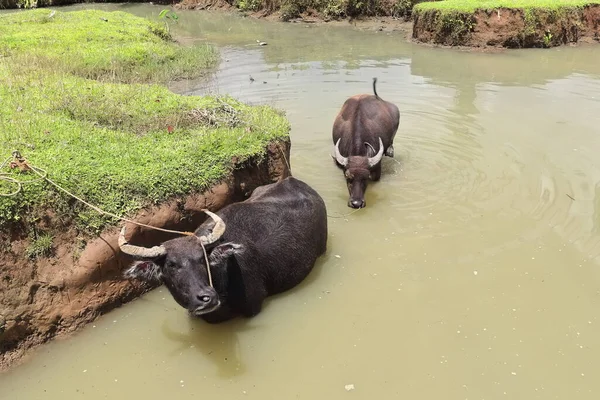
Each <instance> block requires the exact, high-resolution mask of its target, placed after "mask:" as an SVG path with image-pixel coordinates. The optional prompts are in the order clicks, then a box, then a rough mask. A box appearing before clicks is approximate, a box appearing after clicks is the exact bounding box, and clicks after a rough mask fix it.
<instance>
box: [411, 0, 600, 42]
mask: <svg viewBox="0 0 600 400" xmlns="http://www.w3.org/2000/svg"><path fill="white" fill-rule="evenodd" d="M413 17H414V25H413V35H412V37H413V39H414V40H416V41H418V42H423V43H433V44H440V45H447V46H470V47H490V46H491V47H507V48H531V47H538V48H539V47H553V46H560V45H566V44H573V43H578V42H588V43H589V42H598V41H600V5H588V6H585V7H582V8H569V9H562V10H544V9H532V10H528V11H524V10H521V9H509V8H499V9H494V10H477V11H475V12H474V13H470V12H464V13H463V12H450V11H445V12H442V11H440V10H431V9H430V10H423V11H420V10H417V11H416V12H415V13H414V14H413Z"/></svg>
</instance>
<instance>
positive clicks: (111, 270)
mask: <svg viewBox="0 0 600 400" xmlns="http://www.w3.org/2000/svg"><path fill="white" fill-rule="evenodd" d="M289 154H290V143H289V141H286V142H283V141H282V142H275V143H272V144H270V145H269V146H268V148H267V155H266V157H264V158H263V159H262V160H257V159H254V160H250V161H248V162H246V163H244V164H239V165H238V166H237V167H236V169H235V170H234V172H233V173H232V174H231V175H230V176H229V177H227V178H225V179H224V180H223V181H221V182H220V183H218V184H216V185H214V186H213V187H212V188H211V189H210V190H208V191H206V192H203V193H197V194H193V195H190V196H187V197H184V198H176V199H171V200H170V201H168V202H165V203H163V204H161V205H159V206H156V207H152V208H150V209H146V210H144V211H142V212H140V213H138V214H137V215H136V216H134V217H133V220H135V221H138V222H141V223H145V224H149V225H153V226H157V227H162V228H167V229H175V230H194V229H195V227H196V226H198V225H199V224H200V223H201V222H202V221H203V220H204V218H206V216H205V215H204V213H202V212H201V209H203V208H208V209H210V210H212V211H215V210H218V209H220V208H222V207H224V206H225V205H227V204H230V203H232V202H236V201H241V200H243V199H245V198H247V197H248V196H249V195H250V194H251V193H252V191H253V190H254V189H255V188H256V187H258V186H261V185H265V184H268V183H271V182H275V181H277V180H279V179H282V178H285V177H286V176H288V175H289V174H290V171H289V169H288V166H287V161H286V160H289ZM284 155H285V157H284ZM39 224H40V226H43V228H44V229H45V230H49V231H52V232H53V233H54V240H53V243H52V245H53V246H52V247H53V254H52V255H51V256H49V257H40V258H37V259H34V260H31V259H28V258H27V257H26V256H25V255H24V254H25V251H26V249H27V248H28V246H29V244H30V243H29V242H30V240H29V239H28V238H27V236H26V235H23V234H22V233H21V232H20V230H19V227H15V228H14V230H13V232H11V235H12V238H11V241H10V245H9V246H8V248H6V249H3V251H2V253H1V254H0V277H1V278H0V279H1V280H0V370H5V369H7V368H8V367H9V366H11V365H12V364H14V363H15V362H16V361H18V360H20V359H22V358H23V356H25V355H26V354H27V352H28V351H29V350H31V349H33V348H34V347H35V346H37V345H40V344H42V343H44V342H46V341H48V340H50V339H52V338H54V337H61V336H65V335H66V334H68V333H71V332H74V331H76V330H77V329H78V328H79V327H81V326H83V325H84V324H86V323H89V322H91V321H93V320H94V319H95V318H97V317H98V316H100V315H101V314H103V313H106V312H107V311H109V310H111V309H113V308H115V307H118V306H120V305H121V304H123V303H126V302H128V301H130V300H132V299H134V298H136V297H137V296H139V295H141V294H143V293H145V292H146V291H148V290H150V289H152V288H153V287H152V286H149V285H148V284H144V283H139V282H129V281H125V280H123V279H121V271H122V270H123V269H124V268H125V267H126V266H127V265H128V264H129V263H130V262H131V259H130V258H129V257H128V256H124V255H121V253H120V252H119V250H118V245H117V238H118V234H119V229H120V228H119V227H111V228H109V229H106V230H104V232H103V233H102V234H101V235H99V237H97V238H95V239H92V240H90V241H89V242H87V243H86V242H85V239H83V238H82V237H81V235H80V233H79V232H77V230H76V229H75V228H74V227H73V226H72V224H71V223H70V222H69V221H64V220H60V219H58V218H56V217H55V216H54V214H53V213H52V212H48V214H47V217H46V218H45V219H43V220H42V221H40V222H39ZM127 230H128V232H131V242H133V243H136V244H141V245H155V244H157V243H159V242H161V241H164V240H168V239H171V238H173V237H175V236H174V235H172V234H168V233H163V232H159V231H154V230H149V229H147V228H142V227H138V226H135V225H133V224H127Z"/></svg>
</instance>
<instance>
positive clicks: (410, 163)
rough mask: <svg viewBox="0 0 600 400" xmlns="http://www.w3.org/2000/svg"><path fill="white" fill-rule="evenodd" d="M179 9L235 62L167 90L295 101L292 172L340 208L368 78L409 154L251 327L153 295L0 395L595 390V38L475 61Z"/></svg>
mask: <svg viewBox="0 0 600 400" xmlns="http://www.w3.org/2000/svg"><path fill="white" fill-rule="evenodd" d="M98 7H102V8H108V9H116V8H122V9H126V10H129V11H131V12H134V13H136V14H139V15H152V16H157V15H158V12H159V11H160V10H161V9H162V7H152V6H148V5H129V6H124V7H120V6H115V5H112V6H98ZM73 8H78V7H73ZM179 15H180V23H179V24H178V25H177V26H174V27H173V29H174V30H175V31H176V32H177V33H179V34H181V35H184V36H185V37H186V38H187V39H188V40H198V41H208V42H213V43H217V44H219V45H220V46H222V57H223V62H222V65H221V69H220V70H219V72H218V73H217V74H216V75H215V77H214V79H212V80H210V81H209V82H208V83H206V82H198V83H193V82H184V83H178V84H175V85H173V89H174V90H177V91H179V92H182V93H188V94H203V93H207V92H219V93H229V94H231V95H233V96H236V97H239V98H241V99H243V100H245V101H248V102H252V103H269V104H272V105H275V106H277V107H280V108H283V109H285V110H286V111H287V114H288V117H289V118H290V120H291V122H292V125H293V130H292V167H293V172H294V174H295V175H296V176H297V177H299V178H301V179H303V180H305V181H307V182H308V183H309V184H311V185H312V186H313V187H315V188H316V189H317V190H318V191H319V192H320V193H321V195H322V196H323V197H324V199H325V201H326V203H327V206H328V209H329V213H330V214H331V215H332V216H341V215H343V214H347V213H349V212H351V209H349V208H348V207H347V206H346V201H347V192H346V188H345V184H344V181H343V177H342V174H341V172H340V171H339V170H338V169H337V168H336V167H335V166H334V165H333V163H332V160H331V158H330V155H329V154H330V153H331V126H332V124H333V119H334V117H335V115H336V113H337V111H338V110H339V108H340V107H341V105H342V103H343V101H344V100H345V99H346V97H348V96H351V95H353V94H357V93H363V92H367V93H368V92H370V87H371V86H370V85H371V79H372V77H374V76H377V77H378V78H379V82H378V92H379V94H380V96H382V97H384V98H385V99H387V100H390V101H393V102H395V103H396V104H397V105H398V107H399V108H400V110H401V121H400V130H399V133H398V135H397V137H396V145H395V147H396V159H395V160H391V159H389V158H384V172H383V176H382V179H381V181H380V182H379V183H377V184H371V185H370V186H369V188H368V190H367V196H366V201H367V208H365V209H363V210H360V211H359V212H357V213H354V214H352V215H350V216H348V217H346V218H330V220H329V222H330V241H329V250H328V252H327V254H326V256H325V257H323V258H322V260H321V261H320V263H319V264H318V266H317V268H316V270H315V271H314V273H313V274H312V275H311V276H310V278H309V279H308V280H307V281H306V282H305V283H304V284H303V285H301V286H300V287H299V288H297V289H296V290H293V291H291V292H289V293H286V294H284V295H281V296H278V297H276V298H274V299H273V301H270V302H269V303H268V304H267V306H266V307H265V308H264V310H263V312H262V313H261V314H260V315H259V316H257V317H256V318H254V319H252V320H236V321H233V322H231V323H227V324H223V325H219V326H209V325H206V324H204V323H202V322H199V321H192V320H190V319H189V318H188V317H187V315H186V313H185V310H183V309H180V308H179V307H178V306H176V304H175V303H174V301H173V300H172V299H171V297H170V296H169V294H168V293H167V291H166V290H164V289H158V290H156V291H154V292H153V293H151V294H148V295H147V296H145V297H143V298H141V299H139V300H137V301H134V302H133V303H131V304H128V305H127V306H125V307H123V308H121V309H119V310H115V311H114V312H111V313H110V314H108V315H106V316H104V317H103V318H101V319H100V320H98V321H97V322H96V323H95V324H94V325H93V326H89V327H88V328H86V329H84V330H83V331H81V332H80V333H79V334H78V335H76V336H75V337H74V338H71V339H69V340H67V341H56V342H53V343H51V344H50V345H48V346H44V347H42V348H41V349H40V350H39V351H38V353H37V355H36V356H35V357H33V358H32V359H31V360H30V361H29V362H28V363H26V364H24V365H22V366H20V367H18V368H15V369H14V370H12V371H10V372H9V373H7V374H4V375H2V376H0V388H1V392H0V397H1V398H2V399H5V398H6V399H17V398H18V399H32V400H33V399H44V400H48V399H65V398H68V399H71V398H73V399H76V398H85V399H104V398H113V399H127V398H136V399H137V398H145V399H165V398H169V399H186V398H201V397H204V398H207V397H216V396H218V397H219V398H226V399H237V398H240V399H242V398H244V399H246V398H247V399H291V398H299V399H346V398H361V399H392V398H406V399H432V400H433V399H436V400H437V399H446V400H454V399H486V400H487V399H526V400H532V399H544V400H545V399H597V398H598V397H599V396H600V380H598V377H597V374H598V371H599V370H600V318H599V317H600V273H599V268H600V265H599V261H600V257H599V256H600V215H599V213H600V184H599V182H600V166H599V161H598V160H599V158H598V154H600V50H599V48H598V47H597V46H595V47H594V46H592V47H582V48H559V49H553V50H545V51H537V50H529V51H512V52H507V53H504V54H469V53H461V52H456V51H451V50H441V49H431V48H425V47H420V46H414V45H411V44H408V43H406V42H404V41H403V40H402V38H401V37H400V36H399V35H395V34H386V33H381V32H379V33H366V32H359V31H356V30H352V29H350V28H349V29H343V28H329V27H319V26H311V25H304V24H279V23H266V22H262V21H254V20H250V19H242V18H238V17H233V16H227V15H224V14H218V13H205V12H179ZM257 39H259V40H264V41H267V42H268V45H267V46H264V47H259V46H257V45H256V40H257ZM249 76H252V77H253V78H254V82H251V81H250V79H249ZM263 82H266V83H263ZM338 256H339V257H338ZM346 385H354V389H353V390H349V391H348V390H346V388H345V386H346ZM349 388H350V387H349Z"/></svg>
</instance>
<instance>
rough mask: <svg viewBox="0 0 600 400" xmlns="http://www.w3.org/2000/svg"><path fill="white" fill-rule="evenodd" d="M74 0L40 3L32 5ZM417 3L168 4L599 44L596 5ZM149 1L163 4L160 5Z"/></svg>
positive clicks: (427, 31)
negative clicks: (455, 6) (457, 6)
mask: <svg viewBox="0 0 600 400" xmlns="http://www.w3.org/2000/svg"><path fill="white" fill-rule="evenodd" d="M1 2H3V3H1ZM79 2H80V1H77V0H57V1H45V0H42V1H39V2H38V3H37V6H38V7H46V6H58V5H68V4H74V3H79ZM134 2H135V1H134ZM421 2H422V1H421V0H397V1H393V0H380V1H379V0H371V1H367V2H353V1H349V2H339V1H334V0H332V1H321V2H319V1H313V2H311V1H263V0H249V1H235V0H180V1H178V2H175V3H172V6H173V8H175V9H179V10H223V11H235V12H238V11H240V12H243V13H244V14H245V15H247V16H250V17H253V18H260V19H267V20H273V21H289V22H301V23H310V24H328V25H347V24H349V23H350V24H352V25H354V26H355V27H356V28H358V29H363V30H375V31H384V32H390V31H399V32H402V33H404V34H406V37H407V39H408V40H411V39H412V40H414V41H415V42H418V43H423V44H425V43H427V44H434V45H438V46H465V47H472V48H533V47H538V48H539V47H553V46H560V45H566V44H574V43H579V42H584V43H592V42H598V41H600V5H588V6H585V7H580V8H578V7H573V8H566V7H565V8H562V9H557V10H551V9H543V8H540V9H532V10H524V9H520V8H503V7H502V8H492V9H486V10H476V11H474V12H461V11H450V10H445V9H444V10H440V9H427V10H419V9H418V7H416V8H413V7H414V6H415V5H418V4H419V3H421ZM154 3H156V4H165V5H166V4H167V3H166V2H165V1H157V2H154ZM0 4H2V7H4V8H16V7H18V2H17V1H15V0H0ZM169 4H171V3H169Z"/></svg>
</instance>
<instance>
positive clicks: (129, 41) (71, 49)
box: [0, 9, 218, 83]
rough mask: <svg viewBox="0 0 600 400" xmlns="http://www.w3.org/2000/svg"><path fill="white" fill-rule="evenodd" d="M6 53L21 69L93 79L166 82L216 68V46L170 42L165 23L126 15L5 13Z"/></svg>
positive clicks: (1, 34) (0, 21) (2, 50)
mask: <svg viewBox="0 0 600 400" xmlns="http://www.w3.org/2000/svg"><path fill="white" fill-rule="evenodd" d="M0 26H2V30H1V31H0V54H1V55H3V56H5V57H7V56H8V57H11V58H13V60H14V62H17V63H19V64H22V67H21V68H35V69H37V68H40V67H41V68H44V69H45V70H56V69H59V70H60V71H61V72H64V73H69V74H74V75H78V76H81V77H85V78H89V79H99V80H110V81H120V82H128V83H129V82H148V81H152V82H165V81H167V80H170V79H173V78H195V77H197V76H199V75H201V74H202V73H204V71H205V70H206V69H207V68H209V67H211V66H213V65H214V64H215V62H216V60H217V57H218V54H217V52H216V50H215V49H214V48H213V47H211V46H197V47H194V48H193V49H190V48H187V47H183V46H179V45H176V44H175V43H173V42H172V41H171V40H170V37H169V34H168V32H167V31H166V29H165V25H164V24H162V23H158V21H157V22H150V21H147V20H145V19H142V18H138V17H134V16H132V15H130V14H127V13H124V12H110V13H108V12H104V11H98V10H87V11H77V12H56V13H55V14H54V15H52V11H50V10H47V9H46V10H33V11H27V12H17V13H11V14H5V15H0Z"/></svg>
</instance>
